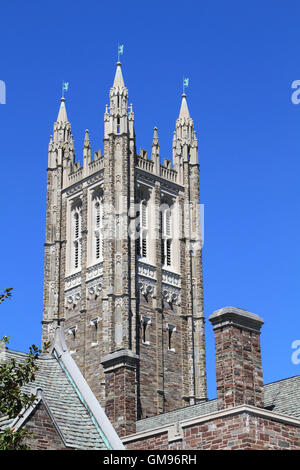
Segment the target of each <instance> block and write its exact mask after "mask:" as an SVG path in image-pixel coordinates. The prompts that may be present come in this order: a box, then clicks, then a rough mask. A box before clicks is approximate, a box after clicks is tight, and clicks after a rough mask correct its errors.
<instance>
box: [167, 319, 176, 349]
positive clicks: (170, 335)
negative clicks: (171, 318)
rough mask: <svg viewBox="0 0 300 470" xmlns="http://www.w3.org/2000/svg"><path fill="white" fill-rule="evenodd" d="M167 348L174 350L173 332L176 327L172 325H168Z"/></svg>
mask: <svg viewBox="0 0 300 470" xmlns="http://www.w3.org/2000/svg"><path fill="white" fill-rule="evenodd" d="M167 331H168V350H169V351H173V352H174V351H175V348H174V332H175V331H176V327H175V326H174V325H168V329H167Z"/></svg>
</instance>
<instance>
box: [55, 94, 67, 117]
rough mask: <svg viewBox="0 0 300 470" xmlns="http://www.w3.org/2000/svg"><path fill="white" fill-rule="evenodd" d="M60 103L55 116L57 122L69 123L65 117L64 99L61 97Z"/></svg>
mask: <svg viewBox="0 0 300 470" xmlns="http://www.w3.org/2000/svg"><path fill="white" fill-rule="evenodd" d="M60 101H61V103H60V108H59V112H58V116H57V122H69V121H68V116H67V110H66V105H65V101H66V99H65V98H64V97H62V98H61V99H60Z"/></svg>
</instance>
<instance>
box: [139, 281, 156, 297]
mask: <svg viewBox="0 0 300 470" xmlns="http://www.w3.org/2000/svg"><path fill="white" fill-rule="evenodd" d="M138 286H139V290H140V292H141V294H142V295H145V296H146V297H147V296H148V295H149V296H150V297H152V296H153V295H154V291H155V285H154V284H153V283H151V282H147V281H146V280H139V283H138Z"/></svg>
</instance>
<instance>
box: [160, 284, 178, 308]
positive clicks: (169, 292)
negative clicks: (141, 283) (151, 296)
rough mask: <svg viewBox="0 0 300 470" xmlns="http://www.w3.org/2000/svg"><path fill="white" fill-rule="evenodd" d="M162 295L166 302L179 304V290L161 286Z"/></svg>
mask: <svg viewBox="0 0 300 470" xmlns="http://www.w3.org/2000/svg"><path fill="white" fill-rule="evenodd" d="M162 297H163V300H164V301H165V302H168V304H174V305H180V302H181V299H180V291H179V289H175V288H173V287H170V286H166V285H163V286H162Z"/></svg>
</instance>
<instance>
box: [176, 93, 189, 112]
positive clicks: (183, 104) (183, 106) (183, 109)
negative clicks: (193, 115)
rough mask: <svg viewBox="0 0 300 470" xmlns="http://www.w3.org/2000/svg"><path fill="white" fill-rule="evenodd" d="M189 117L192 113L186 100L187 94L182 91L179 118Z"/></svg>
mask: <svg viewBox="0 0 300 470" xmlns="http://www.w3.org/2000/svg"><path fill="white" fill-rule="evenodd" d="M189 117H190V113H189V108H188V105H187V102H186V94H185V93H182V101H181V108H180V113H179V118H189Z"/></svg>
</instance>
